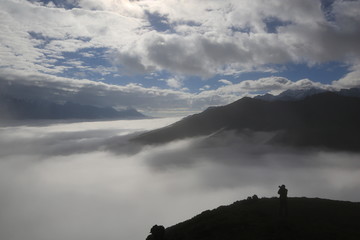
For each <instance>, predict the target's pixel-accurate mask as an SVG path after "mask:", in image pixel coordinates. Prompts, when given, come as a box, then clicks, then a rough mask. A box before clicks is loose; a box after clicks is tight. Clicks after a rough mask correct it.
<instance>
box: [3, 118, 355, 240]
mask: <svg viewBox="0 0 360 240" xmlns="http://www.w3.org/2000/svg"><path fill="white" fill-rule="evenodd" d="M175 120H176V119H151V120H136V121H112V122H88V123H86V122H85V123H84V122H83V123H57V124H51V123H50V124H47V125H31V124H24V125H19V126H2V127H0V133H1V134H0V136H1V137H0V141H1V144H0V150H1V151H0V152H1V156H0V158H1V161H0V173H1V174H0V180H1V181H0V195H1V200H0V208H1V209H2V214H1V215H0V223H1V224H0V230H1V231H0V238H1V239H6V240H12V239H14V240H15V239H17V240H18V239H27V240H38V239H50V238H51V239H54V240H61V239H64V238H66V239H69V240H75V239H77V240H82V239H84V240H85V239H86V240H89V239H90V240H93V239H94V240H95V239H99V238H106V239H109V240H113V239H114V240H115V239H144V238H145V237H146V236H147V234H148V232H149V229H150V227H151V226H153V225H154V224H164V225H165V226H170V225H172V224H175V223H178V222H180V221H183V220H185V219H188V218H190V217H193V216H194V215H196V214H198V213H200V212H201V211H204V210H207V209H212V208H215V207H218V206H219V205H224V204H230V203H232V202H234V201H237V200H239V199H244V198H246V197H247V196H249V195H253V194H257V195H258V196H260V197H262V196H266V197H272V196H275V195H276V190H277V186H278V185H279V184H283V183H284V184H286V185H287V187H288V189H289V196H291V197H292V196H306V197H325V198H332V199H342V200H351V201H359V198H360V195H359V192H360V191H359V190H360V189H359V185H360V184H359V178H358V173H359V169H360V165H359V162H358V159H359V156H358V154H352V153H346V152H341V153H338V152H326V151H321V150H319V151H316V150H311V151H307V150H296V149H288V148H281V147H271V146H267V145H264V142H266V140H267V139H269V138H271V136H272V134H271V133H262V132H259V133H250V132H247V133H244V134H242V135H238V134H234V133H232V132H228V133H223V135H221V136H217V137H216V136H213V137H202V138H194V139H187V140H182V141H177V142H173V143H168V144H165V145H160V146H147V147H143V148H137V149H136V151H128V150H129V148H132V146H131V145H129V143H128V142H127V141H126V140H127V137H128V135H127V134H128V133H129V134H134V132H136V131H139V130H146V129H152V128H155V127H160V126H165V125H168V124H170V123H172V122H174V121H175ZM93 140H95V141H93ZM69 143H71V144H73V145H74V146H75V148H76V147H78V149H77V150H76V149H75V148H73V149H72V150H71V151H64V149H68V147H69ZM96 146H97V147H96ZM63 151H64V153H65V154H61V152H63ZM4 152H5V154H4Z"/></svg>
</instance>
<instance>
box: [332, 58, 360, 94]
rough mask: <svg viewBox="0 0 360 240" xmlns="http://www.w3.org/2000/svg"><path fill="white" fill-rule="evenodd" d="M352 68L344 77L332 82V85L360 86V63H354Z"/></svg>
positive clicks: (341, 86)
mask: <svg viewBox="0 0 360 240" xmlns="http://www.w3.org/2000/svg"><path fill="white" fill-rule="evenodd" d="M350 70H351V71H350V72H349V73H348V74H346V75H345V76H344V77H342V78H340V79H339V80H337V81H334V82H332V85H334V86H336V87H338V88H352V87H360V64H359V63H357V64H354V65H353V66H352V67H351V68H350Z"/></svg>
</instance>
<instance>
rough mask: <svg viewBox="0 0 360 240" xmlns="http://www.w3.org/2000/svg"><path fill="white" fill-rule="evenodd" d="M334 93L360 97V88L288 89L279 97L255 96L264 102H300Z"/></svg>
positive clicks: (269, 95) (270, 95)
mask: <svg viewBox="0 0 360 240" xmlns="http://www.w3.org/2000/svg"><path fill="white" fill-rule="evenodd" d="M323 92H334V93H336V94H339V95H342V96H349V97H350V96H351V97H360V88H350V89H341V90H339V91H335V90H333V91H332V90H329V89H322V88H315V87H312V88H305V89H288V90H285V91H283V92H282V93H280V94H279V95H272V94H270V93H266V94H264V95H259V96H255V97H254V98H255V99H261V100H264V101H269V102H271V101H298V100H302V99H304V98H307V97H310V96H313V95H316V94H319V93H323Z"/></svg>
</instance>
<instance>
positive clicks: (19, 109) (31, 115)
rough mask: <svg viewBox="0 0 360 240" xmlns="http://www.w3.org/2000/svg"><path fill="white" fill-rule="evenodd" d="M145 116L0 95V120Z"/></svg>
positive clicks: (131, 109)
mask: <svg viewBox="0 0 360 240" xmlns="http://www.w3.org/2000/svg"><path fill="white" fill-rule="evenodd" d="M140 118H147V116H145V115H143V114H142V113H140V112H138V111H137V110H136V109H133V108H127V109H125V110H121V111H118V110H116V109H114V108H112V107H98V106H92V105H82V104H77V103H73V102H65V103H62V104H60V103H54V102H50V101H46V100H30V99H20V98H14V97H9V96H4V95H0V120H29V119H140Z"/></svg>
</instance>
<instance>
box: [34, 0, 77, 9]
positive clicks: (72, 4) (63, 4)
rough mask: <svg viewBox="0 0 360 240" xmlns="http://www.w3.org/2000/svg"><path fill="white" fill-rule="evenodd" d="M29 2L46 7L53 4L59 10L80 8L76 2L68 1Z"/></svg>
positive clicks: (35, 0)
mask: <svg viewBox="0 0 360 240" xmlns="http://www.w3.org/2000/svg"><path fill="white" fill-rule="evenodd" d="M28 1H29V2H39V3H42V4H44V5H48V4H49V3H50V4H53V5H54V6H56V7H58V8H65V9H73V8H76V7H78V6H77V4H76V1H66V0H28Z"/></svg>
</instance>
